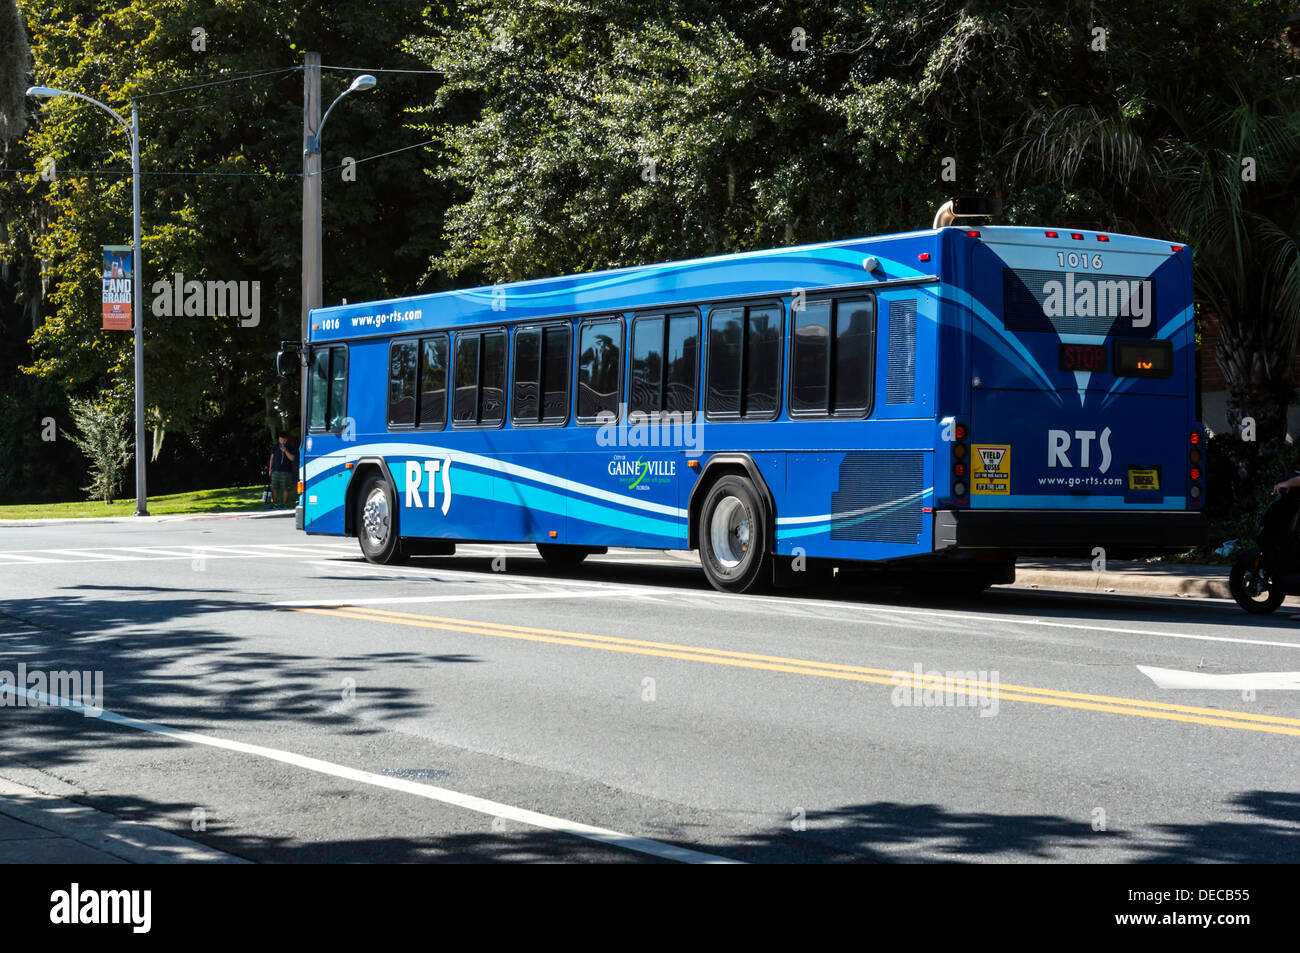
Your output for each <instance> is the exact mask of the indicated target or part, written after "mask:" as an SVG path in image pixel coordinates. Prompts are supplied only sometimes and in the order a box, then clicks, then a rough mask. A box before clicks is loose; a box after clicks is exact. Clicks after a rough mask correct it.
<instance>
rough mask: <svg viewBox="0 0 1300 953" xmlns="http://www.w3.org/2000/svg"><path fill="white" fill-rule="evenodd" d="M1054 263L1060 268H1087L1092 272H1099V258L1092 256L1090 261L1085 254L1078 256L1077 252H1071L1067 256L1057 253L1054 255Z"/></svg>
mask: <svg viewBox="0 0 1300 953" xmlns="http://www.w3.org/2000/svg"><path fill="white" fill-rule="evenodd" d="M1056 263H1057V264H1058V265H1060V266H1061V267H1062V268H1064V267H1066V266H1067V265H1068V266H1069V267H1071V268H1089V269H1091V270H1092V271H1101V256H1100V255H1093V256H1092V258H1091V259H1090V258H1089V257H1088V253H1087V252H1084V253H1083V254H1082V255H1080V254H1079V253H1078V252H1077V251H1072V252H1070V253H1069V254H1066V253H1065V252H1063V251H1058V252H1057V253H1056Z"/></svg>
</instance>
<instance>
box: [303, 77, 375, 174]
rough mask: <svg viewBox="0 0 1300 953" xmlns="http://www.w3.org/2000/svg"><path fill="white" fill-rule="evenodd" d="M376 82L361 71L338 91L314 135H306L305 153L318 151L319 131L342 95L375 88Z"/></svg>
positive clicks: (323, 129) (321, 130)
mask: <svg viewBox="0 0 1300 953" xmlns="http://www.w3.org/2000/svg"><path fill="white" fill-rule="evenodd" d="M378 82H379V81H378V80H377V79H375V78H374V77H373V76H371V75H370V74H369V73H362V74H361V75H360V76H358V77H357V78H356V79H354V80H353V81H352V85H350V86H349V87H348V88H347V89H345V90H343V92H341V93H339V94H338V96H337V97H336V98H335V99H334V102H332V103H330V108H329V109H327V110H325V115H324V116H322V117H321V120H320V125H319V126H317V127H316V135H314V136H308V137H307V148H306V150H305V153H306V154H307V155H315V154H319V153H320V137H321V133H323V132H324V131H325V123H326V122H327V121H328V120H329V118H330V113H331V112H333V111H334V107H335V106H337V105H338V104H339V103H340V102H341V101H342V99H343V97H344V96H347V95H349V94H350V93H365V92H369V91H370V90H372V89H374V88H375V85H376V84H377V83H378Z"/></svg>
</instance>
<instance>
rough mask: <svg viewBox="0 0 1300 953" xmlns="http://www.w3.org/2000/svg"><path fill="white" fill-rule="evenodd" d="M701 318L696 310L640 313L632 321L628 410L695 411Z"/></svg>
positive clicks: (690, 412) (691, 412)
mask: <svg viewBox="0 0 1300 953" xmlns="http://www.w3.org/2000/svg"><path fill="white" fill-rule="evenodd" d="M699 341H700V322H699V319H698V318H697V317H696V316H695V315H694V314H664V315H660V314H654V315H640V316H638V317H637V318H635V319H634V320H633V322H632V394H631V396H630V398H629V399H628V411H629V412H636V411H640V412H641V413H658V412H660V411H675V412H677V413H685V414H688V415H689V414H693V413H694V412H695V395H696V383H697V378H698V375H699Z"/></svg>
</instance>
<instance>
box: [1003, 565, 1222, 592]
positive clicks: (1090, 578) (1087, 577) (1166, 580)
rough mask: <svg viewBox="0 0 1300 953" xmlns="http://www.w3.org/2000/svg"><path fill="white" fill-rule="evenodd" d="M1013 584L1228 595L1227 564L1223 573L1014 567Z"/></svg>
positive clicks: (1050, 587)
mask: <svg viewBox="0 0 1300 953" xmlns="http://www.w3.org/2000/svg"><path fill="white" fill-rule="evenodd" d="M1015 584H1016V585H1017V586H1028V587H1031V588H1036V589H1071V590H1074V591H1079V592H1110V593H1141V594H1144V595H1163V596H1194V597H1201V598H1206V597H1208V598H1212V599H1231V598H1232V594H1231V593H1230V592H1229V591H1228V567H1227V566H1224V567H1223V575H1222V576H1218V577H1214V576H1175V575H1165V574H1163V573H1161V574H1156V573H1149V572H1092V571H1091V570H1087V569H1083V570H1078V569H1022V568H1019V567H1017V569H1016V583H1015Z"/></svg>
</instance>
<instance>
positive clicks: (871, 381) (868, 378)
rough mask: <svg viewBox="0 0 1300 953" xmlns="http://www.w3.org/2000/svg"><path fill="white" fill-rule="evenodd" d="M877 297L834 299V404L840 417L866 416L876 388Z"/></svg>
mask: <svg viewBox="0 0 1300 953" xmlns="http://www.w3.org/2000/svg"><path fill="white" fill-rule="evenodd" d="M875 362H876V299H875V298H874V297H868V298H840V299H837V300H836V302H835V378H834V379H835V407H834V413H835V414H836V415H837V416H846V417H864V416H866V415H867V414H868V413H869V412H870V411H871V398H872V395H873V393H874V391H875V376H876V375H875Z"/></svg>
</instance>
